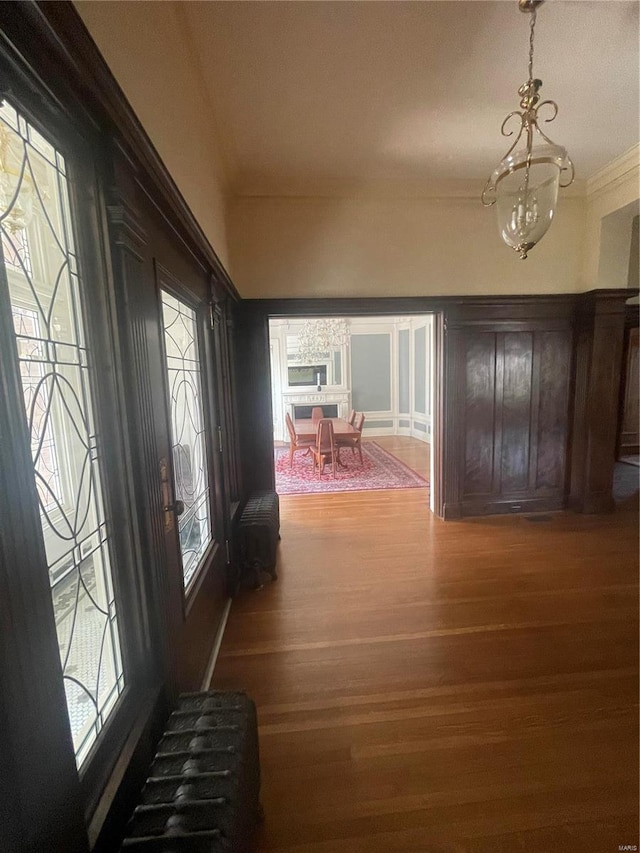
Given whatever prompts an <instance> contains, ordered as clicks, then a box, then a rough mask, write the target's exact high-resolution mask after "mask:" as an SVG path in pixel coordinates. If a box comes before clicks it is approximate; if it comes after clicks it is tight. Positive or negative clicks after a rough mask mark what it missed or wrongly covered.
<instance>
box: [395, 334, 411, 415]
mask: <svg viewBox="0 0 640 853" xmlns="http://www.w3.org/2000/svg"><path fill="white" fill-rule="evenodd" d="M410 343H411V341H410V338H409V329H400V331H399V332H398V411H399V412H407V413H408V412H410V411H411V394H410V391H411V388H410V385H409V383H410V376H411V365H410V363H409V361H410Z"/></svg>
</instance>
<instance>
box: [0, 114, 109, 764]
mask: <svg viewBox="0 0 640 853" xmlns="http://www.w3.org/2000/svg"><path fill="white" fill-rule="evenodd" d="M69 188H70V178H69V175H68V172H67V165H66V162H65V159H64V157H63V156H62V155H61V153H60V152H59V151H58V150H56V148H55V147H54V146H53V145H51V144H50V143H49V142H48V141H47V140H46V139H45V138H44V137H43V136H41V134H40V133H38V131H37V130H36V129H35V128H34V127H33V126H32V125H31V124H29V123H28V122H27V121H26V120H25V118H24V117H23V116H22V115H21V114H20V113H19V112H17V111H16V110H15V109H14V108H13V107H12V106H11V105H10V104H9V103H7V102H5V103H4V104H3V105H2V107H0V231H1V236H2V258H3V264H4V268H5V274H6V283H7V286H8V291H9V298H10V302H11V310H12V318H13V326H14V331H15V336H16V347H17V353H18V361H19V365H20V379H21V382H22V388H23V393H24V403H25V416H26V422H27V426H28V429H29V432H30V436H31V450H32V457H33V473H34V477H35V481H36V487H37V494H38V500H39V508H40V521H41V525H42V535H43V539H44V546H45V552H46V559H47V565H48V571H49V581H50V587H51V596H52V602H53V608H54V614H55V622H56V629H57V635H58V644H59V651H60V660H61V663H62V672H63V678H64V685H65V692H66V698H67V708H68V713H69V719H70V722H71V732H72V735H73V743H74V747H75V752H76V760H77V763H78V766H80V765H81V764H82V763H83V761H84V760H85V759H86V757H87V755H88V753H89V751H90V749H91V747H92V746H93V744H94V743H95V741H96V739H97V737H98V735H99V734H100V731H101V729H102V728H103V726H104V724H105V721H106V719H107V718H108V716H109V715H110V713H111V712H112V710H113V708H114V706H115V704H116V702H117V700H118V697H119V695H120V694H121V692H122V690H123V687H124V672H123V665H122V656H121V642H120V636H119V630H118V618H117V610H116V602H115V597H114V589H113V582H112V570H111V563H110V555H109V545H110V540H111V531H110V527H109V519H108V517H107V513H106V510H105V505H104V503H103V497H102V489H101V478H100V465H101V455H102V441H101V435H100V431H99V429H98V425H97V422H96V418H95V412H94V397H93V392H92V383H91V379H92V377H91V372H92V350H91V342H90V340H89V339H88V336H87V330H86V324H85V317H84V311H83V298H84V297H85V296H86V295H85V293H84V290H83V282H82V279H81V276H80V271H79V265H78V257H77V252H76V246H75V240H74V236H73V228H72V211H71V206H70V193H69ZM34 675H35V677H37V674H34Z"/></svg>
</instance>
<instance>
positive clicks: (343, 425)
mask: <svg viewBox="0 0 640 853" xmlns="http://www.w3.org/2000/svg"><path fill="white" fill-rule="evenodd" d="M326 420H330V421H331V422H332V424H333V434H334V436H335V437H336V438H345V437H346V436H350V435H354V436H355V435H360V432H359V431H358V430H357V429H356V428H355V427H354V426H352V425H351V424H350V423H349V422H348V421H345V419H344V418H326ZM293 426H294V429H295V431H296V435H297V436H298V438H301V439H302V440H303V441H306V440H307V439H314V438H315V437H316V435H317V434H318V421H313V420H311V418H303V419H301V420H299V421H294V422H293Z"/></svg>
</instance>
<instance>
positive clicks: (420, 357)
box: [413, 326, 427, 415]
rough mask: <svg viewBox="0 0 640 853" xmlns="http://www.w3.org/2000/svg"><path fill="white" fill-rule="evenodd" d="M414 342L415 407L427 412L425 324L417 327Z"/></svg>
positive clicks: (423, 412)
mask: <svg viewBox="0 0 640 853" xmlns="http://www.w3.org/2000/svg"><path fill="white" fill-rule="evenodd" d="M413 343H414V374H413V376H414V383H415V387H414V402H415V405H414V409H415V411H416V412H421V413H422V414H423V415H426V414H427V330H426V328H425V326H422V328H420V329H416V330H415V332H414V336H413Z"/></svg>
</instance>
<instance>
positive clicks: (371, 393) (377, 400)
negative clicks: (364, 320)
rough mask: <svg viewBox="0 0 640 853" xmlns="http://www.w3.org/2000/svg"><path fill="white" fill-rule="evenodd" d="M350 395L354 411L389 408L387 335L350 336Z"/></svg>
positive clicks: (389, 361) (388, 342)
mask: <svg viewBox="0 0 640 853" xmlns="http://www.w3.org/2000/svg"><path fill="white" fill-rule="evenodd" d="M351 393H352V401H353V408H354V409H355V410H356V411H357V412H387V411H389V410H390V409H391V335H383V334H381V335H352V336H351Z"/></svg>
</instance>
